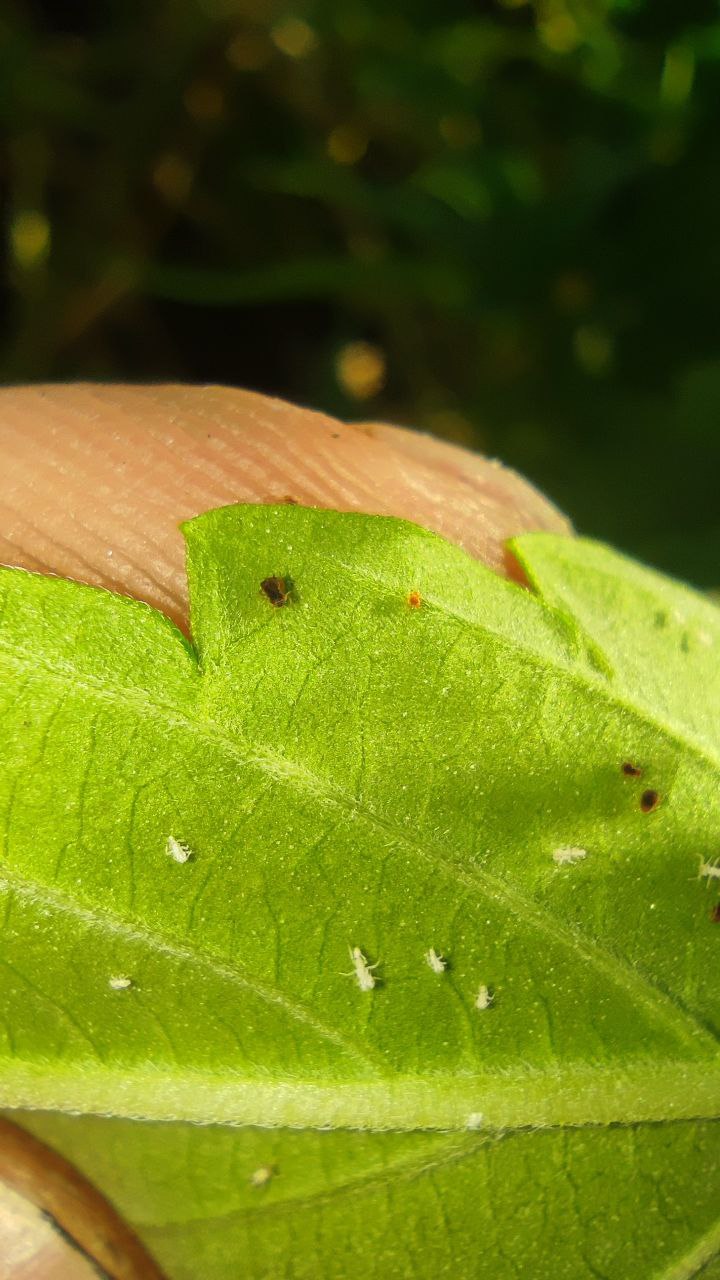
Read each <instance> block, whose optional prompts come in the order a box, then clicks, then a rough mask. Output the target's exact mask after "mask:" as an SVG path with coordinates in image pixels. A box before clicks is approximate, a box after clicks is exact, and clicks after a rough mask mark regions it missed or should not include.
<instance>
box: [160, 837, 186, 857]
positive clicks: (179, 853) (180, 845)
mask: <svg viewBox="0 0 720 1280" xmlns="http://www.w3.org/2000/svg"><path fill="white" fill-rule="evenodd" d="M165 852H166V854H167V855H168V857H169V858H172V860H173V862H189V861H190V859H191V858H192V856H193V851H192V849H191V848H190V846H189V845H188V844H185V841H184V840H176V839H175V836H168V838H167V843H166V845H165Z"/></svg>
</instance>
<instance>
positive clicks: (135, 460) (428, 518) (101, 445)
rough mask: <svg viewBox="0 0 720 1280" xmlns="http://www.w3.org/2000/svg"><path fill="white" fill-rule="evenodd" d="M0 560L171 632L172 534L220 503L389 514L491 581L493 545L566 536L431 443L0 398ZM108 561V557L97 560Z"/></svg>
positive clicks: (237, 409) (241, 418)
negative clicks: (76, 583) (435, 538)
mask: <svg viewBox="0 0 720 1280" xmlns="http://www.w3.org/2000/svg"><path fill="white" fill-rule="evenodd" d="M0 443H2V445H3V455H4V457H5V458H6V459H7V466H6V467H5V468H4V470H3V474H2V476H0V530H2V532H1V533H0V561H1V562H4V563H11V564H19V565H21V566H24V567H27V568H31V569H33V570H36V571H37V570H38V569H39V570H41V571H46V572H53V573H58V574H61V575H62V576H66V577H74V578H78V579H80V580H81V581H86V582H90V583H93V584H95V585H99V586H106V587H110V588H111V589H113V590H118V591H121V592H124V593H126V594H130V595H133V596H137V597H139V598H140V599H144V600H146V601H148V603H150V604H153V605H155V606H156V607H159V608H161V609H163V610H164V611H165V612H167V613H169V614H170V615H171V616H172V617H173V618H175V620H176V621H178V622H180V623H181V625H183V624H184V623H185V622H186V609H187V601H186V582H185V568H184V547H183V542H182V538H181V535H180V533H179V530H178V525H179V523H180V522H181V521H182V520H186V519H189V518H191V517H192V516H193V515H196V514H197V513H198V512H200V511H204V510H208V509H209V508H211V507H217V506H222V505H225V504H227V503H232V502H268V501H275V502H279V501H283V500H284V499H285V498H286V497H287V496H290V497H292V498H294V499H295V500H297V501H298V502H300V503H303V504H305V505H310V506H321V507H332V508H336V509H339V510H354V511H364V512H367V513H377V514H385V515H398V516H401V517H405V518H406V519H410V520H413V521H415V522H416V523H419V524H423V525H425V526H426V527H428V528H430V529H434V530H435V531H437V532H438V533H440V534H442V535H443V536H445V537H447V538H449V539H450V540H452V541H455V542H457V543H458V544H459V545H461V546H463V547H464V548H465V549H466V550H467V551H469V552H470V553H471V554H472V555H475V556H477V557H478V558H480V559H483V560H485V561H486V562H487V563H488V564H490V565H491V566H492V567H493V568H496V569H498V570H500V571H504V569H505V565H504V559H503V556H504V552H503V543H504V541H505V540H506V538H508V537H509V536H511V535H513V534H517V533H520V532H522V531H523V530H526V529H529V528H544V529H550V530H555V531H559V532H568V531H569V528H568V525H567V522H566V521H565V520H564V519H563V517H562V516H561V515H560V514H559V512H557V511H556V510H555V508H554V507H553V506H552V505H551V504H550V503H549V502H547V501H546V500H545V499H544V498H543V497H542V495H541V494H539V493H538V492H537V491H536V490H535V489H533V488H532V486H531V485H529V484H528V483H527V482H526V481H524V480H522V479H521V478H520V477H519V476H517V475H515V473H513V472H511V471H508V470H507V469H505V468H503V467H501V466H499V465H498V464H495V463H492V462H489V461H488V460H486V459H483V458H481V457H479V456H476V455H472V454H469V453H467V452H466V451H465V450H461V449H458V448H457V447H456V446H454V445H451V444H447V443H446V442H443V441H437V440H434V439H433V438H432V437H426V436H421V435H415V434H414V433H412V432H410V431H408V430H407V429H403V428H393V427H391V426H388V425H385V424H370V425H369V426H368V427H367V428H365V427H363V426H360V425H359V426H352V425H346V424H343V423H340V422H337V421H336V420H335V419H332V418H329V417H327V416H326V415H324V414H321V413H314V412H312V411H310V410H306V409H300V408H296V407H295V406H292V405H289V404H285V403H284V402H282V401H279V400H271V399H269V398H268V397H265V396H261V395H259V394H257V393H254V392H247V391H240V390H231V389H227V388H221V387H209V388H203V387H177V386H168V387H160V386H149V387H142V386H128V387H122V386H105V385H101V384H97V385H95V384H92V385H75V386H50V387H24V388H8V389H6V390H4V391H2V392H0ZM108 551H111V552H112V555H111V556H109V555H108Z"/></svg>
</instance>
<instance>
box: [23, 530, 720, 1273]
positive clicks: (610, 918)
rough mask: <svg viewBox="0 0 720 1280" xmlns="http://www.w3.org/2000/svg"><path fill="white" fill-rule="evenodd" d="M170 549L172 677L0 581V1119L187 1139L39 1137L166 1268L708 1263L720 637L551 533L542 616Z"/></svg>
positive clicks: (195, 534) (606, 559)
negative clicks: (262, 1174) (183, 588)
mask: <svg viewBox="0 0 720 1280" xmlns="http://www.w3.org/2000/svg"><path fill="white" fill-rule="evenodd" d="M185 534H186V538H187V542H188V572H189V582H190V590H191V600H192V633H193V637H194V642H195V645H196V646H197V651H195V650H194V649H193V648H192V647H191V646H190V645H189V644H188V642H187V641H186V640H185V638H184V637H183V636H182V635H181V634H180V633H179V632H178V631H177V630H176V629H175V628H174V627H173V626H172V625H171V624H170V623H169V622H168V621H167V620H166V619H165V618H163V617H162V616H160V615H159V614H157V613H155V612H154V611H152V610H150V609H148V608H147V607H145V606H143V605H141V604H138V603H137V602H135V601H131V600H128V599H125V598H122V597H116V596H112V595H110V594H108V593H103V592H99V591H97V590H94V589H91V588H86V587H81V586H79V585H78V584H75V583H69V582H65V581H62V580H59V579H53V578H47V577H40V576H35V575H32V574H27V573H24V572H22V571H19V570H11V569H6V570H2V571H0V595H1V597H2V599H1V600H0V674H1V677H2V679H1V680H0V699H1V700H2V724H3V743H4V759H3V770H2V774H1V775H0V806H1V807H0V812H1V815H2V816H1V819H0V830H1V831H2V834H3V846H2V861H1V862H0V894H1V895H2V898H3V917H2V918H3V925H2V936H1V950H0V960H1V962H2V966H3V969H2V982H1V986H0V1000H1V1012H2V1015H3V1021H2V1031H1V1033H0V1036H1V1038H0V1101H1V1102H2V1103H3V1104H4V1105H6V1106H9V1107H33V1108H42V1109H56V1110H58V1111H80V1112H85V1113H92V1112H95V1113H109V1114H112V1115H115V1116H117V1117H141V1118H143V1119H145V1120H148V1121H153V1120H155V1121H156V1120H163V1121H174V1122H181V1121H194V1122H197V1121H200V1122H202V1123H204V1124H205V1125H206V1126H209V1127H207V1128H204V1129H198V1128H197V1127H195V1126H192V1125H190V1126H189V1125H187V1124H182V1123H175V1124H173V1125H168V1124H167V1123H165V1124H162V1125H157V1124H151V1123H145V1124H139V1123H130V1122H128V1120H121V1119H118V1120H115V1121H112V1122H111V1121H99V1120H93V1119H91V1118H86V1119H83V1120H79V1119H77V1118H69V1117H68V1118H65V1119H63V1118H62V1117H60V1116H58V1117H54V1118H53V1117H44V1118H43V1117H41V1116H37V1115H36V1116H33V1117H32V1119H31V1123H32V1125H33V1127H34V1128H35V1129H36V1130H37V1131H38V1132H44V1133H45V1134H46V1136H49V1137H50V1139H51V1140H53V1141H56V1142H57V1144H58V1145H59V1146H60V1147H61V1148H64V1149H66V1150H68V1151H69V1153H70V1154H71V1155H72V1156H73V1158H75V1159H77V1160H78V1162H79V1163H80V1164H81V1166H84V1167H86V1168H87V1169H88V1171H89V1172H90V1173H91V1174H92V1175H93V1176H94V1177H96V1178H97V1179H98V1181H99V1182H100V1184H101V1185H105V1186H106V1187H107V1188H108V1189H109V1191H110V1192H111V1194H112V1195H113V1196H114V1198H115V1199H116V1200H117V1202H118V1204H119V1205H120V1207H121V1208H122V1209H123V1210H124V1211H125V1212H126V1213H128V1215H129V1216H130V1217H131V1218H133V1219H134V1220H135V1221H136V1222H137V1223H138V1224H139V1225H140V1227H141V1229H142V1230H143V1233H144V1234H145V1237H146V1239H148V1241H149V1242H150V1244H151V1246H152V1247H153V1248H155V1249H156V1250H157V1252H158V1257H159V1258H160V1259H161V1261H162V1262H163V1263H164V1265H166V1267H167V1268H168V1272H169V1274H170V1275H171V1276H173V1277H175V1276H177V1277H184V1276H186V1275H187V1276H190V1275H193V1276H197V1275H202V1276H203V1280H205V1278H207V1280H215V1278H216V1277H217V1280H223V1278H224V1277H226V1276H227V1277H230V1276H234V1275H235V1274H236V1270H237V1263H238V1259H239V1258H240V1257H242V1258H245V1257H246V1255H247V1253H248V1251H249V1252H250V1255H251V1256H252V1258H253V1259H254V1261H253V1263H252V1267H253V1270H252V1271H251V1272H250V1273H249V1274H252V1275H253V1276H273V1275H277V1274H279V1273H281V1272H282V1271H283V1269H287V1266H290V1264H289V1263H287V1259H288V1257H289V1256H290V1255H292V1257H293V1261H292V1265H291V1267H290V1270H289V1271H288V1274H292V1275H293V1276H297V1277H301V1276H305V1275H308V1276H309V1275H311V1274H312V1275H327V1276H335V1275H338V1276H340V1275H343V1276H354V1275H358V1276H360V1275H361V1274H362V1275H365V1276H367V1275H370V1276H373V1275H375V1276H378V1277H381V1276H395V1275H422V1276H424V1275H428V1276H429V1275H438V1274H447V1275H452V1276H453V1277H454V1278H455V1280H457V1278H458V1277H465V1276H467V1277H468V1278H470V1277H474V1276H486V1275H487V1276H488V1277H491V1276H492V1277H504V1276H508V1277H511V1276H515V1275H516V1274H518V1273H519V1274H523V1273H524V1274H528V1272H527V1270H525V1272H523V1265H524V1264H523V1257H524V1256H526V1255H527V1251H528V1250H531V1249H532V1250H533V1251H534V1252H533V1256H534V1257H535V1258H536V1259H537V1260H538V1265H537V1267H535V1266H534V1263H533V1267H534V1270H533V1271H532V1274H533V1276H544V1275H547V1276H550V1275H553V1276H568V1277H573V1278H575V1277H578V1276H584V1275H588V1276H596V1275H599V1276H608V1277H614V1276H617V1277H624V1276H627V1275H628V1274H633V1275H637V1276H648V1277H650V1276H653V1277H660V1276H661V1275H662V1276H663V1277H664V1278H665V1280H682V1277H685V1276H690V1275H694V1274H696V1272H697V1271H698V1270H699V1268H700V1266H701V1265H702V1266H703V1267H705V1268H706V1270H705V1272H704V1274H714V1272H712V1273H711V1272H709V1271H707V1267H708V1266H712V1265H713V1263H712V1261H711V1259H713V1258H714V1257H715V1254H716V1252H717V1248H718V1228H717V1226H716V1225H714V1216H713V1215H714V1213H715V1210H714V1205H715V1204H716V1202H717V1194H718V1191H720V1185H719V1184H718V1180H717V1165H718V1162H717V1160H716V1159H714V1158H711V1156H710V1152H711V1150H714V1151H716V1150H717V1123H714V1122H715V1121H716V1120H717V1118H718V1116H720V1054H719V1053H718V1026H719V1024H720V996H719V995H718V984H717V980H716V976H715V975H716V972H717V948H718V945H720V927H718V924H716V923H715V921H714V915H715V904H716V902H717V898H718V894H717V887H718V886H717V877H716V876H715V874H714V870H715V863H716V860H720V848H719V844H720V838H719V837H720V831H719V829H720V823H719V821H718V820H719V818H720V802H719V800H718V780H719V773H720V715H719V712H720V676H719V674H718V664H717V653H718V646H720V614H719V613H718V610H717V609H716V608H715V607H714V606H712V605H711V604H709V603H708V602H706V601H705V600H703V599H702V598H700V597H699V596H697V595H696V594H695V593H693V592H691V591H690V590H689V589H687V588H684V587H681V586H679V585H677V584H674V583H671V582H668V581H667V580H666V579H664V578H662V577H660V576H659V575H657V574H654V573H652V572H651V571H649V570H645V569H641V568H640V567H639V566H637V565H634V564H632V563H630V562H629V561H626V560H625V559H623V558H622V557H620V556H618V555H616V554H615V553H613V552H611V551H610V550H608V549H607V548H604V547H600V546H597V545H594V544H591V543H587V542H582V541H579V540H578V541H569V540H566V539H562V538H554V537H549V536H547V535H532V536H528V537H524V538H522V539H519V540H518V541H517V542H516V543H514V544H513V550H514V552H515V554H516V556H517V557H518V558H519V559H520V560H521V562H522V563H523V565H524V567H525V570H526V573H527V574H528V577H529V578H530V579H531V581H532V583H533V585H534V588H535V590H534V592H533V593H531V592H528V591H525V590H523V589H521V588H519V587H517V586H515V585H513V584H511V583H508V582H505V581H503V580H501V579H499V578H497V577H496V576H494V575H493V574H492V573H491V572H490V571H489V570H487V569H485V568H483V567H482V566H480V565H478V564H477V563H476V562H474V561H473V560H471V559H470V558H469V557H467V556H466V555H465V554H464V553H463V552H462V551H461V550H459V549H458V548H456V547H452V546H450V545H449V544H447V543H445V542H444V541H443V540H441V539H439V538H437V537H435V536H434V535H432V534H429V533H427V532H425V531H424V530H422V529H419V528H417V527H415V526H413V525H410V524H407V523H404V522H401V521H397V520H391V519H381V518H375V517H373V518H371V517H363V516H355V515H340V514H337V513H332V512H319V511H309V510H304V509H302V508H295V507H280V508H271V507H270V508H268V507H231V508H226V509H223V510H219V511H214V512H210V513H208V514H207V515H205V516H202V517H200V518H199V519H197V520H195V521H193V522H191V523H190V524H189V525H187V526H186V527H185ZM273 578H275V579H278V581H276V582H275V583H274V584H273V583H272V581H271V580H272V579H273ZM261 584H264V588H263V587H262V585H261ZM273 601H274V603H273ZM350 949H357V952H356V956H357V957H362V958H363V959H360V958H358V959H357V960H356V962H355V964H353V961H352V960H351V958H350V957H349V951H350ZM431 950H432V951H433V952H434V954H435V957H442V958H443V959H444V962H445V966H446V967H445V968H443V967H442V965H441V964H439V963H435V965H434V967H433V966H432V965H431V964H430V963H428V955H429V953H430V951H431ZM431 958H432V957H431ZM365 962H366V963H367V966H371V965H372V966H377V967H374V968H372V969H370V968H369V967H368V968H367V969H366V968H365V967H364V964H365ZM356 967H357V970H358V972H357V973H353V969H354V968H356ZM358 973H359V976H360V978H361V979H362V984H361V983H360V982H358V980H357V978H358ZM363 988H364V989H363ZM650 1122H652V1123H650ZM238 1124H240V1125H255V1126H258V1125H260V1126H270V1127H272V1126H278V1128H277V1129H276V1131H275V1132H272V1131H269V1130H268V1129H253V1128H247V1129H242V1130H237V1129H233V1128H224V1127H222V1126H232V1125H238ZM218 1125H219V1126H220V1127H217V1126H218ZM581 1126H591V1127H590V1128H584V1127H581ZM617 1126H622V1127H621V1128H617ZM293 1129H298V1130H304V1132H293ZM319 1129H331V1130H334V1132H331V1133H320V1132H312V1131H313V1130H319ZM353 1129H372V1130H383V1129H385V1130H390V1129H393V1130H395V1131H396V1132H394V1133H389V1132H388V1133H385V1134H380V1133H377V1132H374V1133H365V1134H363V1133H353V1132H350V1130H353ZM421 1130H424V1131H426V1132H419V1131H421ZM432 1130H437V1131H441V1132H436V1133H432V1132H430V1131H432ZM399 1131H405V1132H404V1133H403V1132H399ZM99 1133H100V1134H104V1135H106V1137H107V1141H106V1137H103V1138H102V1141H101V1142H100V1141H98V1137H97V1135H98V1134H99ZM114 1135H117V1137H114ZM276 1167H277V1169H278V1170H282V1177H280V1176H277V1178H276V1177H275V1172H274V1171H275V1168H276ZM256 1168H271V1169H272V1170H273V1176H272V1177H271V1178H270V1179H269V1181H268V1183H267V1185H266V1186H261V1187H258V1186H255V1185H253V1184H252V1182H251V1181H250V1178H251V1174H252V1171H253V1170H254V1169H256ZM151 1169H152V1170H153V1171H154V1172H153V1173H152V1174H151V1173H150V1172H149V1171H150V1170H151ZM248 1170H249V1172H248ZM610 1171H612V1177H608V1173H609V1172H610ZM183 1179H187V1186H185V1182H184V1181H183ZM598 1179H600V1180H601V1182H602V1190H600V1189H599V1187H598ZM183 1188H184V1189H183ZM678 1204H680V1205H681V1209H678V1207H677V1206H678ZM478 1206H480V1207H478ZM607 1221H613V1222H615V1223H621V1224H625V1225H622V1226H621V1228H619V1229H618V1232H619V1234H618V1235H617V1237H616V1236H615V1235H614V1234H613V1233H610V1234H608V1232H607V1231H606V1229H605V1225H604V1224H605V1223H606V1222H607ZM631 1224H634V1226H632V1230H631ZM646 1228H647V1229H646ZM633 1232H634V1234H633ZM623 1233H625V1234H623ZM631 1235H632V1241H631V1243H629V1239H630V1236H631ZM558 1236H560V1237H562V1240H561V1242H558V1240H557V1238H556V1237H558ZM611 1237H612V1238H611ZM651 1240H652V1241H654V1244H653V1246H652V1248H651V1244H650V1241H651ZM553 1241H555V1243H553ZM487 1242H489V1243H487ZM486 1243H487V1252H486V1253H484V1254H483V1261H482V1263H480V1262H478V1250H479V1249H485V1248H486ZM286 1263H287V1266H286ZM651 1264H652V1265H651ZM483 1268H485V1269H484V1270H483Z"/></svg>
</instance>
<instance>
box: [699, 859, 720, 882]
mask: <svg viewBox="0 0 720 1280" xmlns="http://www.w3.org/2000/svg"><path fill="white" fill-rule="evenodd" d="M699 875H700V879H701V880H703V879H707V880H720V864H718V863H717V862H701V863H700V872H699Z"/></svg>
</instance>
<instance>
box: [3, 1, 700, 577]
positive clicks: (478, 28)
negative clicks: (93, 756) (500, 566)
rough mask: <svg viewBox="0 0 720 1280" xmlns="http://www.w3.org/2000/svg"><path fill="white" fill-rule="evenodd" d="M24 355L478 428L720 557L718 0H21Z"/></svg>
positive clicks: (15, 337) (16, 312)
mask: <svg viewBox="0 0 720 1280" xmlns="http://www.w3.org/2000/svg"><path fill="white" fill-rule="evenodd" d="M0 111H1V112H2V123H3V133H4V138H5V146H4V160H3V172H2V181H3V195H4V209H5V230H6V244H7V254H6V270H5V274H4V281H3V299H2V300H3V306H2V319H1V325H2V328H1V335H0V336H1V338H2V345H1V348H0V378H2V379H3V380H4V381H10V380H18V379H32V380H36V379H48V378H51V379H52V378H55V379H58V378H59V379H66V378H77V377H91V378H119V379H149V378H150V379H156V378H165V377H167V378H186V379H190V380H194V381H197V380H201V381H207V380H212V381H223V382H229V383H243V384H246V385H248V386H253V387H257V388H259V389H261V390H265V391H270V392H275V393H277V394H280V395H283V396H287V397H289V398H291V399H295V400H298V401H301V402H304V403H307V404H311V405H314V406H317V407H320V408H325V409H328V410H331V411H335V412H338V413H340V414H342V415H344V416H346V417H382V418H386V419H391V420H395V421H400V422H408V423H412V424H414V425H416V426H420V427H423V428H425V429H428V430H431V431H434V432H435V433H437V434H441V435H446V436H448V437H450V438H452V439H456V440H460V441H462V442H463V443H466V444H475V445H477V446H479V447H481V448H483V449H486V450H488V451H489V452H491V453H493V454H496V455H498V456H500V457H502V458H504V459H505V460H507V461H509V462H511V463H513V464H514V465H516V466H518V467H520V468H521V469H522V470H524V471H525V472H526V473H528V474H529V475H530V476H531V477H533V478H534V479H535V480H537V481H538V483H540V484H541V485H544V486H545V487H546V488H547V489H548V490H549V491H550V493H551V494H552V495H553V496H554V497H555V498H556V499H557V500H558V501H559V502H560V503H562V504H563V505H564V506H566V507H567V509H568V510H569V511H570V513H571V514H572V515H573V517H574V518H575V520H576V522H577V523H578V525H579V527H580V528H581V529H583V530H584V531H586V532H589V533H593V534H598V535H601V536H604V537H606V538H609V539H610V540H612V541H614V542H616V543H618V544H619V545H621V546H625V547H626V548H628V549H629V550H631V551H633V552H634V553H636V554H638V555H641V556H643V557H645V558H646V559H649V560H651V561H654V562H655V563H657V564H659V565H661V566H663V567H665V568H667V569H669V570H671V571H673V572H678V573H681V574H683V575H685V576H687V577H690V578H691V579H694V580H695V581H697V582H699V583H701V584H703V583H704V584H707V585H717V584H718V582H720V508H719V506H718V499H717V489H718V479H719V478H720V310H719V308H718V293H720V234H719V232H720V165H719V164H718V136H719V134H720V7H719V6H718V3H717V0H683V2H682V3H678V0H535V2H534V3H531V2H528V0H485V2H484V3H483V2H478V0H476V2H475V3H472V2H471V0H393V3H392V4H388V3H387V0H308V3H306V4H303V5H300V4H294V5H293V4H292V0H291V2H290V3H289V4H287V3H286V4H284V3H281V2H280V0H245V2H243V0H240V2H238V0H157V2H156V3H152V4H148V3H147V2H146V0H86V2H85V3H78V2H77V0H75V3H72V2H70V0H65V3H63V4H62V5H58V4H56V3H53V0H45V2H44V3H41V2H40V0H36V2H35V3H33V2H31V0H26V2H25V3H21V0H15V3H14V4H12V3H3V4H2V7H1V8H0Z"/></svg>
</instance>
